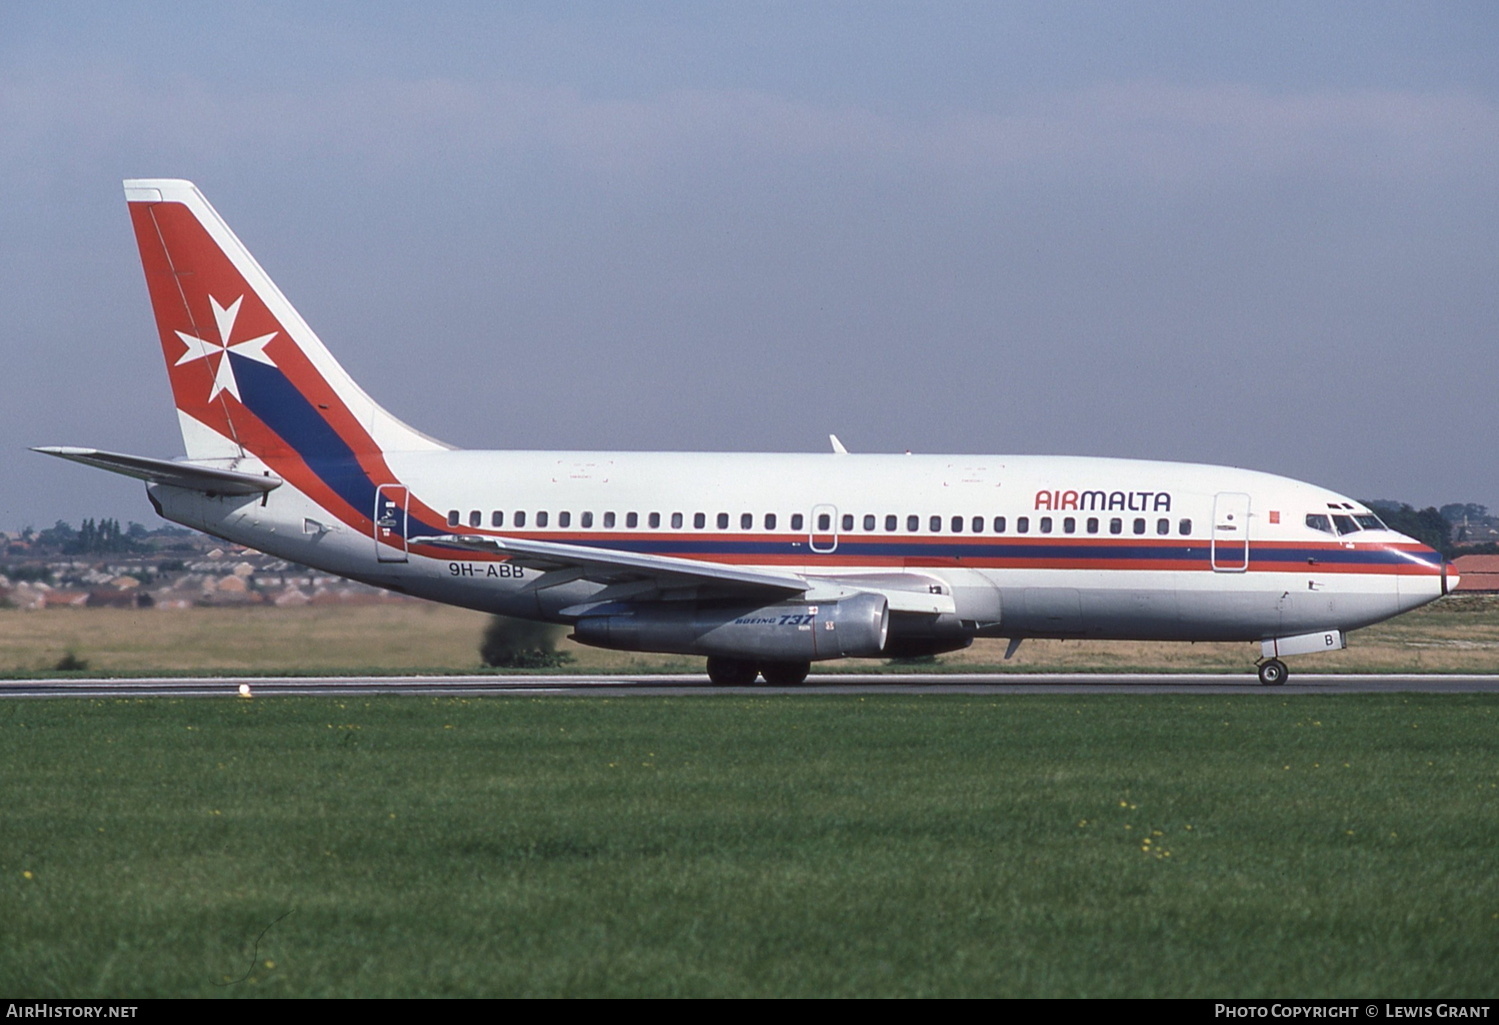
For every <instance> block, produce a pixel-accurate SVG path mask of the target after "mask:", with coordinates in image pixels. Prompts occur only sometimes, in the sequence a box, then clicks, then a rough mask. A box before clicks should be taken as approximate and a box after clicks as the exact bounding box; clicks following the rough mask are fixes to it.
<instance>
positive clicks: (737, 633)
mask: <svg viewBox="0 0 1499 1025" xmlns="http://www.w3.org/2000/svg"><path fill="white" fill-rule="evenodd" d="M125 197H126V200H127V201H128V205H129V209H130V217H131V220H132V222H133V223H134V227H135V235H136V240H137V242H138V243H139V246H140V254H141V262H142V263H143V264H144V267H145V272H146V284H147V287H148V289H149V291H150V294H151V302H152V305H153V307H154V309H155V314H156V323H157V327H158V329H159V331H160V335H161V345H162V349H163V352H164V354H165V356H166V363H167V373H168V376H169V377H170V379H171V385H172V394H173V396H174V398H175V401H176V405H177V415H178V419H179V422H180V424H181V428H182V438H183V441H184V443H185V445H186V449H187V457H186V459H175V460H164V459H151V458H143V457H140V456H129V455H121V454H118V453H112V452H105V451H101V450H98V449H84V448H60V447H48V448H39V449H37V451H40V452H45V453H47V454H50V455H55V456H61V457H62V458H65V459H71V460H74V461H76V462H80V463H86V464H88V465H91V466H96V467H101V468H103V469H106V470H111V471H113V472H115V473H121V474H125V475H127V476H131V477H136V478H140V479H142V480H144V481H146V482H147V485H148V487H147V494H148V495H149V497H150V500H151V504H152V505H153V506H154V507H155V508H156V511H157V512H158V513H159V514H160V515H161V516H163V517H165V518H166V519H169V520H173V521H176V522H177V523H182V524H185V525H187V526H190V527H195V528H197V529H198V530H202V531H206V532H208V533H209V534H213V535H215V536H218V537H221V538H225V539H227V540H229V541H234V542H238V543H240V544H244V545H248V546H250V547H252V548H256V549H259V550H261V551H263V552H267V553H270V554H272V555H276V556H279V557H281V558H285V559H290V560H294V561H296V562H299V563H304V564H306V565H308V566H315V567H317V568H319V569H323V570H327V571H330V572H332V573H337V574H341V575H343V576H346V577H350V578H353V579H355V580H362V581H365V582H367V583H370V584H374V585H377V586H379V587H385V588H389V589H391V590H393V591H399V592H403V593H406V594H411V595H417V596H420V597H423V598H429V599H432V600H434V601H440V602H447V603H449V604H453V605H460V606H464V607H466V608H471V609H478V610H481V611H484V612H493V613H502V614H504V615H508V616H519V617H524V618H529V619H537V620H546V621H549V622H553V623H564V624H568V625H570V626H571V627H572V630H573V634H572V636H573V637H574V638H576V639H577V640H578V641H581V642H582V643H584V644H591V645H597V646H599V647H604V648H615V649H621V650H627V651H658V652H675V653H679V654H688V655H705V656H707V659H708V675H709V677H710V678H711V679H712V680H713V682H715V683H718V684H748V683H752V682H754V680H755V678H756V676H757V675H763V676H764V677H765V679H766V680H767V681H769V682H772V683H800V682H801V681H802V680H804V679H805V678H806V676H807V673H808V670H809V668H810V666H811V663H812V662H814V661H819V660H823V659H834V658H846V657H855V658H874V657H881V658H889V657H897V656H913V655H922V654H937V653H940V652H945V651H953V650H957V649H959V648H963V647H966V646H967V645H969V644H971V643H972V641H973V639H974V638H975V637H1003V638H1008V639H1009V642H1010V646H1009V651H1008V652H1007V655H1006V657H1008V655H1009V654H1012V653H1013V652H1014V649H1015V647H1016V646H1017V645H1018V644H1019V643H1020V641H1021V640H1022V639H1024V638H1028V637H1060V638H1104V639H1124V640H1180V641H1259V642H1261V651H1262V657H1261V659H1260V660H1259V662H1258V665H1259V678H1260V680H1261V682H1263V683H1265V684H1278V683H1282V682H1284V680H1285V678H1286V666H1285V663H1284V662H1283V661H1281V658H1282V657H1283V656H1287V655H1295V654H1303V653H1309V652H1313V651H1329V650H1336V649H1340V648H1343V647H1345V645H1346V641H1345V636H1344V635H1345V633H1346V631H1349V630H1353V629H1356V628H1358V627H1363V626H1368V625H1369V624H1371V623H1377V622H1380V621H1381V620H1384V619H1388V618H1390V617H1391V616H1395V615H1397V614H1399V613H1401V612H1404V611H1406V610H1409V609H1413V608H1415V607H1417V606H1420V605H1424V604H1426V603H1427V602H1430V601H1432V600H1434V599H1436V598H1438V597H1440V596H1441V595H1443V594H1445V593H1447V591H1448V590H1449V589H1451V588H1452V587H1453V586H1455V584H1456V580H1457V576H1456V573H1455V572H1454V570H1453V569H1452V567H1450V566H1449V565H1448V564H1446V563H1445V562H1444V560H1443V559H1442V558H1441V556H1440V555H1438V554H1437V553H1436V552H1435V551H1433V550H1431V549H1430V548H1427V547H1426V546H1424V545H1421V544H1418V543H1416V542H1415V541H1413V540H1411V539H1410V538H1408V537H1406V536H1404V535H1402V534H1399V533H1396V532H1395V531H1392V530H1390V529H1389V528H1388V527H1386V526H1385V525H1384V524H1383V523H1382V522H1380V520H1379V518H1378V517H1377V516H1376V515H1375V514H1374V513H1373V512H1371V511H1370V510H1369V509H1367V508H1365V507H1364V506H1363V505H1361V504H1360V503H1358V502H1355V501H1353V500H1351V499H1349V498H1347V497H1345V496H1343V495H1339V494H1336V493H1334V492H1331V491H1328V490H1327V489H1325V488H1320V487H1317V486H1315V485H1312V484H1304V483H1301V482H1299V481H1294V480H1289V479H1287V478H1284V477H1277V476H1273V475H1271V474H1267V473H1259V472H1255V471H1252V470H1242V469H1235V468H1230V467H1221V466H1203V465H1194V464H1186V463H1168V462H1147V461H1141V460H1132V459H1089V458H1066V457H1050V456H1044V457H1043V456H913V455H850V454H848V453H847V452H846V451H844V449H843V446H842V445H841V444H839V443H838V441H837V439H836V438H834V439H832V440H833V448H834V451H833V452H830V453H827V454H822V455H747V454H717V455H714V454H687V453H677V452H477V451H461V450H457V449H454V448H452V447H451V446H448V445H444V444H442V443H441V442H438V441H434V440H433V439H432V438H429V437H427V436H426V435H425V434H422V433H420V432H419V431H416V430H414V429H413V428H411V427H409V426H407V425H406V424H404V423H402V422H401V421H400V420H398V419H396V418H395V417H394V416H392V415H391V414H390V413H388V412H386V411H385V410H384V409H382V408H381V407H380V406H379V405H378V404H377V403H376V402H375V401H374V400H373V399H371V398H370V397H369V396H368V395H367V394H365V392H364V391H363V390H362V389H361V388H360V387H359V385H357V384H355V383H354V381H353V379H352V378H350V377H349V375H348V374H347V373H345V371H344V369H343V368H342V367H341V366H339V364H338V362H337V361H336V360H334V358H333V356H332V355H331V354H330V353H329V352H328V350H327V349H326V348H325V347H324V346H323V343H322V342H321V341H320V340H319V339H318V337H317V335H315V334H314V333H313V332H312V329H311V328H309V327H308V326H307V324H306V323H305V322H304V321H303V320H302V318H301V317H300V316H299V315H298V314H297V311H296V310H295V309H293V308H292V305H291V303H289V302H288V301H287V300H286V297H285V296H283V295H282V294H281V291H280V290H279V289H278V288H277V287H276V286H275V285H274V284H273V283H272V282H271V279H270V278H269V277H268V276H267V275H266V273H265V271H263V270H262V269H261V267H260V265H259V264H258V263H256V262H255V259H254V257H252V256H251V255H250V253H249V251H248V250H247V249H246V248H245V247H244V246H243V245H242V244H241V243H240V241H239V239H238V238H236V237H235V235H234V233H233V232H231V231H230V230H229V228H228V226H227V225H226V224H225V223H224V221H223V220H222V219H221V218H220V217H219V215H218V214H217V213H216V212H215V211H214V209H213V207H211V206H210V205H209V204H208V201H207V200H206V199H205V198H204V197H203V194H202V193H201V192H199V191H198V189H197V188H196V187H195V186H194V185H193V184H192V183H191V182H186V181H177V180H165V179H164V180H157V179H148V180H133V181H127V182H125Z"/></svg>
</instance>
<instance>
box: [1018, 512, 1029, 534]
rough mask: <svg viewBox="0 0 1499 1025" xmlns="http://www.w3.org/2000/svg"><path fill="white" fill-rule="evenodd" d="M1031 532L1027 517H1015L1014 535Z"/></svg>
mask: <svg viewBox="0 0 1499 1025" xmlns="http://www.w3.org/2000/svg"><path fill="white" fill-rule="evenodd" d="M1030 532H1031V518H1030V517H1029V516H1017V517H1016V518H1015V533H1017V534H1029V533H1030Z"/></svg>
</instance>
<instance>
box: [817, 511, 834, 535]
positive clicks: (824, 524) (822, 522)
mask: <svg viewBox="0 0 1499 1025" xmlns="http://www.w3.org/2000/svg"><path fill="white" fill-rule="evenodd" d="M817 529H818V530H823V531H827V530H832V529H833V518H832V517H831V516H829V515H828V514H827V513H818V514H817Z"/></svg>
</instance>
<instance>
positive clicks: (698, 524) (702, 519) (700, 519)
mask: <svg viewBox="0 0 1499 1025" xmlns="http://www.w3.org/2000/svg"><path fill="white" fill-rule="evenodd" d="M707 525H708V517H707V514H705V513H693V514H692V529H693V530H702V529H703V528H704V527H706V526H707Z"/></svg>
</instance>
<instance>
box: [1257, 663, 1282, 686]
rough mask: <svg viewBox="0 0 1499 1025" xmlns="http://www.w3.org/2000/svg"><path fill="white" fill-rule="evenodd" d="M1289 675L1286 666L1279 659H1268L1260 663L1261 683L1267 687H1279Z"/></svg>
mask: <svg viewBox="0 0 1499 1025" xmlns="http://www.w3.org/2000/svg"><path fill="white" fill-rule="evenodd" d="M1288 675H1289V671H1288V670H1287V669H1286V664H1285V663H1284V662H1282V661H1281V660H1280V659H1278V658H1267V659H1265V661H1263V662H1261V663H1260V683H1262V684H1264V685H1265V686H1266V687H1279V686H1280V685H1281V684H1283V683H1285V682H1286V677H1287V676H1288Z"/></svg>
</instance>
